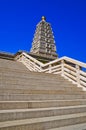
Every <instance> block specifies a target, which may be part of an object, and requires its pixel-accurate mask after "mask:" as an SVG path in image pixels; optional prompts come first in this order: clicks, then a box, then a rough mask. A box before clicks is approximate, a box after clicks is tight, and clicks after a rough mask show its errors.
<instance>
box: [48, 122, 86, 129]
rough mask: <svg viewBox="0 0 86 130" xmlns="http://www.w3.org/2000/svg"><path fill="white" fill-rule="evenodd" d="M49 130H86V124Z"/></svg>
mask: <svg viewBox="0 0 86 130" xmlns="http://www.w3.org/2000/svg"><path fill="white" fill-rule="evenodd" d="M48 130H86V123H82V124H76V125H69V126H64V127H60V128H53V129H48Z"/></svg>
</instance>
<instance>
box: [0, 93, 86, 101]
mask: <svg viewBox="0 0 86 130" xmlns="http://www.w3.org/2000/svg"><path fill="white" fill-rule="evenodd" d="M67 99H69V100H70V99H86V95H85V94H82V95H80V94H79V95H78V94H77V95H76V94H74V95H73V94H72V95H71V96H70V94H67V95H65V94H0V101H9V100H10V101H12V100H13V101H18V100H20V101H25V100H67Z"/></svg>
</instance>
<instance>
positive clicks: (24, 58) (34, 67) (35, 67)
mask: <svg viewBox="0 0 86 130" xmlns="http://www.w3.org/2000/svg"><path fill="white" fill-rule="evenodd" d="M15 60H17V61H19V62H22V63H23V64H24V65H25V66H26V67H27V68H28V69H29V70H30V71H35V72H41V71H42V66H43V64H42V63H41V62H40V61H38V60H36V59H35V58H33V57H32V56H30V55H28V54H26V53H25V52H22V53H21V54H20V55H17V56H16V57H15Z"/></svg>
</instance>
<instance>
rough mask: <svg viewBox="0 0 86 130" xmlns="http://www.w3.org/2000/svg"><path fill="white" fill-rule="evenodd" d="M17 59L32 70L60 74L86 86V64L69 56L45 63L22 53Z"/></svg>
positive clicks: (79, 84) (79, 85)
mask: <svg viewBox="0 0 86 130" xmlns="http://www.w3.org/2000/svg"><path fill="white" fill-rule="evenodd" d="M16 60H18V61H20V62H22V63H23V64H24V65H25V66H26V67H27V68H28V69H29V70H30V71H36V72H45V73H53V74H60V75H62V76H63V77H65V78H67V79H69V80H70V81H72V82H73V83H75V84H77V85H78V87H81V86H82V87H84V88H86V72H85V69H86V64H85V63H82V62H79V61H77V60H74V59H72V58H68V57H62V58H59V59H56V60H54V61H51V62H49V63H46V64H43V63H41V62H40V61H38V60H36V59H35V58H33V57H31V56H29V55H27V54H26V53H24V52H23V53H21V54H20V55H17V56H16Z"/></svg>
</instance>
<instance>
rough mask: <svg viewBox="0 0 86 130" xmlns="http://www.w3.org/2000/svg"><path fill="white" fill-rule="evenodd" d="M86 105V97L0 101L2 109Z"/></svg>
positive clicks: (0, 108)
mask: <svg viewBox="0 0 86 130" xmlns="http://www.w3.org/2000/svg"><path fill="white" fill-rule="evenodd" d="M78 105H86V99H78V100H76V99H74V100H43V101H0V110H6V109H28V108H49V107H64V106H78Z"/></svg>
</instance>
